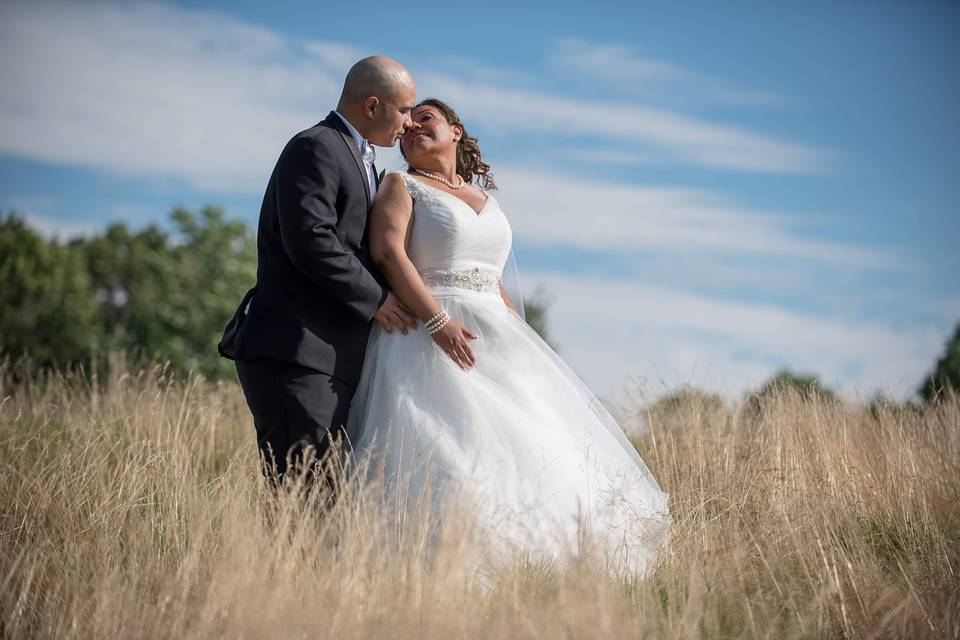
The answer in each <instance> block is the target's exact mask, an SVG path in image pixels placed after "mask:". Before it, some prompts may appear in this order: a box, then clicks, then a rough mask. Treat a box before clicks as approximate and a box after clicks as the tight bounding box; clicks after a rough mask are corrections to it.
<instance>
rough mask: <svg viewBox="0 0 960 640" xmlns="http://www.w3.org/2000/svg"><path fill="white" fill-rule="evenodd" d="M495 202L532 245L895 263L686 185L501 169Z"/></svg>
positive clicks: (794, 222)
mask: <svg viewBox="0 0 960 640" xmlns="http://www.w3.org/2000/svg"><path fill="white" fill-rule="evenodd" d="M497 181H498V184H499V185H500V187H501V190H502V191H501V192H500V193H498V194H497V199H498V201H500V203H501V204H502V205H503V208H504V210H505V211H506V212H508V216H509V217H510V222H511V225H512V228H513V230H514V232H515V233H517V234H518V235H519V236H520V237H521V238H522V239H523V241H525V242H527V243H529V244H541V245H564V244H567V245H570V244H572V245H577V246H583V247H589V248H592V249H600V250H616V251H636V250H649V249H665V248H669V249H670V250H672V251H682V250H687V251H689V250H699V251H709V252H712V253H725V254H736V255H740V256H742V255H744V254H760V255H764V254H765V255H777V256H802V257H805V258H810V259H815V260H823V261H828V262H831V263H846V264H853V265H857V266H871V267H882V266H892V265H893V264H895V258H894V257H893V256H891V255H888V254H885V253H883V252H881V251H877V250H874V249H867V248H864V247H855V246H848V245H841V244H836V243H830V242H824V241H819V240H812V239H805V238H804V237H802V236H801V235H799V234H798V233H797V232H796V231H795V230H794V228H793V227H796V226H798V222H799V221H798V220H797V219H795V218H792V217H787V216H782V215H778V214H776V213H772V212H760V211H751V210H750V209H748V208H745V207H743V206H742V205H740V204H738V203H736V202H735V201H733V200H732V199H731V198H728V197H726V196H724V195H722V194H720V193H716V192H712V191H706V190H701V189H690V188H684V187H654V186H643V185H636V184H632V185H625V184H616V183H603V182H598V181H594V180H584V179H582V178H578V177H576V176H559V175H549V174H543V173H537V172H532V171H528V170H525V169H520V168H516V167H510V166H506V167H502V168H499V169H498V171H497Z"/></svg>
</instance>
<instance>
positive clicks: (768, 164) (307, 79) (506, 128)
mask: <svg viewBox="0 0 960 640" xmlns="http://www.w3.org/2000/svg"><path fill="white" fill-rule="evenodd" d="M0 11H2V20H0V83H2V84H3V86H4V87H7V90H5V91H4V92H3V93H2V95H0V152H3V153H7V154H11V155H16V156H21V157H25V158H30V159H34V160H40V161H45V162H53V163H62V164H69V165H77V166H83V167H92V168H98V169H104V170H108V171H112V172H119V173H124V174H132V175H150V176H165V177H169V178H176V179H181V180H184V181H185V182H186V183H188V184H191V185H195V186H199V187H201V188H205V189H212V190H221V191H226V192H231V193H243V194H257V193H260V192H261V191H262V188H263V184H264V177H265V176H266V175H269V172H270V169H271V167H272V165H273V163H274V161H275V160H276V156H277V153H278V152H279V150H280V148H281V147H282V145H283V144H284V143H285V142H286V140H287V139H288V138H289V137H290V135H292V133H294V132H296V131H297V130H299V129H302V128H304V127H306V126H309V125H311V124H313V123H315V122H316V121H318V120H319V119H321V118H322V117H323V116H324V115H325V114H326V112H327V110H328V109H329V108H331V107H332V106H333V105H334V104H335V102H336V99H337V97H338V96H339V90H340V83H341V81H342V77H343V73H344V71H345V67H346V65H347V64H348V61H349V60H351V59H353V58H354V57H356V56H359V55H360V54H361V52H360V51H359V50H357V49H355V48H353V47H351V46H350V45H346V44H342V43H336V42H320V41H303V42H301V41H297V40H295V39H291V38H288V37H286V36H284V35H282V34H279V33H277V32H274V31H271V30H268V29H265V28H261V27H258V26H255V25H251V24H248V23H246V22H243V21H241V20H238V19H236V18H232V17H230V16H227V15H223V14H220V13H214V12H205V11H197V10H187V9H182V8H177V7H174V6H167V5H162V4H151V3H133V4H122V5H120V4H100V3H45V2H44V3H13V4H4V5H3V7H2V9H0ZM413 67H414V71H415V72H416V73H415V75H416V76H417V78H418V84H419V87H420V89H421V91H420V93H421V95H426V94H427V93H435V94H437V95H442V96H444V97H446V98H448V99H450V100H451V101H454V102H455V103H456V104H458V106H459V107H461V110H462V111H463V112H465V113H469V114H470V117H471V119H472V120H473V121H475V122H478V123H482V125H480V126H481V127H486V128H488V129H495V130H497V131H498V132H510V131H514V132H530V131H544V132H549V133H550V134H551V135H552V136H555V137H556V138H557V139H558V140H561V139H562V138H564V137H565V136H570V135H573V136H580V137H584V136H586V137H589V138H590V139H592V140H594V142H595V143H602V144H605V145H610V146H612V147H616V148H618V149H619V148H622V147H623V146H624V145H635V146H643V147H645V153H648V154H652V155H651V157H655V158H657V159H658V160H659V161H660V162H671V163H692V164H697V165H706V166H711V167H719V168H724V169H737V170H747V171H774V172H805V171H812V170H818V169H820V168H822V166H823V164H824V162H825V161H826V160H827V159H828V158H829V155H828V154H826V153H824V152H822V151H819V150H815V149H810V148H807V147H804V146H801V145H796V144H792V143H786V142H781V141H779V140H776V139H774V138H771V137H769V136H765V135H762V134H758V133H755V132H752V131H749V130H746V129H743V128H739V127H733V126H729V125H721V124H714V123H710V122H706V121H703V120H700V119H696V118H691V117H687V116H684V115H682V114H679V113H675V112H671V111H668V110H663V109H654V108H650V107H644V106H640V105H636V104H634V103H624V104H615V103H605V102H596V101H594V102H589V101H587V102H584V101H581V100H577V99H573V98H568V97H563V96H557V95H550V94H544V93H538V92H535V91H521V90H517V89H512V88H508V87H507V86H504V85H499V84H497V83H496V82H495V81H493V80H479V81H475V80H476V78H471V79H470V80H469V81H465V80H463V77H464V74H463V73H458V74H455V75H454V74H448V73H436V72H433V73H431V72H430V71H429V70H424V71H421V70H419V69H417V68H416V65H413ZM480 77H481V78H494V77H496V74H495V73H491V72H490V70H483V73H482V74H481V76H480ZM594 146H596V144H594Z"/></svg>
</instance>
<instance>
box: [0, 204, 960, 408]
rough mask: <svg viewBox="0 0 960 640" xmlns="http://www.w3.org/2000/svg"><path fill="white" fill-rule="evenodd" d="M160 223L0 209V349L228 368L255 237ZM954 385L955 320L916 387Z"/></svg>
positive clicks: (218, 221)
mask: <svg viewBox="0 0 960 640" xmlns="http://www.w3.org/2000/svg"><path fill="white" fill-rule="evenodd" d="M170 222H171V225H170V227H171V229H170V230H165V229H163V228H161V227H160V226H159V225H157V224H151V225H149V226H147V227H145V228H143V229H140V230H132V229H130V228H128V227H127V225H126V224H124V223H114V224H111V225H110V226H109V227H107V228H106V229H105V230H104V231H103V232H102V233H100V234H97V235H92V236H87V237H81V238H74V239H70V240H67V241H61V240H59V239H58V238H45V237H44V236H42V235H41V234H40V233H38V232H37V231H36V230H34V229H33V228H31V227H30V226H29V225H28V224H27V222H26V220H25V219H24V218H23V217H21V216H18V215H17V214H15V213H9V214H7V215H6V216H3V217H2V218H0V356H3V357H5V358H7V359H14V360H18V359H24V358H26V359H29V361H30V362H31V363H32V364H33V365H34V366H37V367H43V368H48V367H67V366H75V365H84V366H87V367H90V366H93V365H94V364H95V363H97V362H98V361H101V360H102V359H103V357H104V356H105V355H106V354H109V353H116V352H121V353H124V354H126V355H128V356H133V357H134V358H142V359H145V360H149V361H159V362H163V363H167V364H168V366H169V367H171V368H172V369H173V370H175V371H179V372H182V373H184V374H189V373H200V374H202V375H204V376H205V377H207V378H208V379H220V378H232V377H233V375H234V369H233V364H232V363H231V362H229V361H227V360H224V359H223V358H220V357H219V356H218V355H217V351H216V344H217V341H218V340H219V338H220V335H221V332H222V330H223V327H224V325H225V324H226V322H227V320H229V319H230V317H231V315H232V314H233V312H234V310H235V308H236V305H237V304H238V302H239V300H240V296H241V295H242V294H243V292H244V291H246V290H247V289H248V288H249V287H250V286H252V285H253V283H254V281H255V280H256V263H257V255H256V238H255V235H254V231H253V229H251V228H250V226H249V225H247V224H246V223H245V222H243V221H242V220H239V219H227V218H226V216H225V214H224V210H223V208H221V207H217V206H212V205H210V206H206V207H203V208H202V209H201V210H200V211H199V212H198V213H194V212H191V211H189V210H188V209H185V208H183V207H176V208H174V209H173V211H171V213H170ZM524 304H525V307H526V316H527V321H528V322H529V323H530V325H531V326H532V327H533V328H534V329H535V330H536V331H537V332H538V333H539V334H540V335H541V336H542V337H543V338H544V339H545V340H548V342H549V341H550V340H549V338H548V337H547V331H546V324H547V323H546V311H547V304H548V302H547V299H546V296H545V295H544V294H543V292H538V293H537V294H536V295H534V296H532V297H529V298H527V297H525V300H524ZM784 385H787V386H792V387H794V388H798V389H807V390H812V391H811V392H816V393H819V394H820V395H824V394H829V393H832V392H831V391H830V390H829V389H826V388H825V387H823V385H821V384H820V382H819V380H818V379H817V378H816V377H814V376H807V377H803V376H796V375H794V374H792V373H789V372H780V373H779V374H777V375H775V376H774V377H773V378H772V379H771V380H770V381H769V382H768V383H767V385H766V387H765V388H767V387H769V388H771V389H773V388H777V387H782V386H784ZM950 389H952V390H954V391H960V323H958V324H957V327H956V330H955V331H954V334H953V336H952V337H951V338H950V339H949V340H948V341H947V344H946V347H945V349H944V353H943V355H942V357H941V358H940V359H939V360H938V361H937V362H936V363H935V364H934V366H933V369H932V371H931V372H930V374H929V375H927V376H926V377H925V378H924V380H922V381H921V383H920V385H919V386H918V389H917V393H918V394H919V396H920V397H921V398H922V399H923V400H924V401H931V400H933V399H935V398H937V397H939V396H940V395H942V394H943V393H946V392H948V391H949V390H950Z"/></svg>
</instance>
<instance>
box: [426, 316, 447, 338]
mask: <svg viewBox="0 0 960 640" xmlns="http://www.w3.org/2000/svg"><path fill="white" fill-rule="evenodd" d="M448 322H450V316H446V317H445V318H444V319H443V320H441V321H440V322H439V323H438V324H437V325H436V326H434V327H433V328H431V329H427V333H429V334H430V335H433V334H435V333H436V332H437V331H440V329H443V328H444V327H445V326H447V323H448Z"/></svg>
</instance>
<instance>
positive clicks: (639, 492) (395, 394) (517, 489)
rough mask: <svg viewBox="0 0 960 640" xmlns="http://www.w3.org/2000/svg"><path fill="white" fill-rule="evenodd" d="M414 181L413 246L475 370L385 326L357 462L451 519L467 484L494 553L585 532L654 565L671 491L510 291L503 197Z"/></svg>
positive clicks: (368, 367) (629, 560) (377, 330)
mask: <svg viewBox="0 0 960 640" xmlns="http://www.w3.org/2000/svg"><path fill="white" fill-rule="evenodd" d="M400 175H401V176H402V177H403V180H404V182H405V183H406V186H407V189H408V190H409V192H410V194H411V196H412V197H413V199H414V215H413V223H412V224H413V229H412V232H411V236H410V244H409V247H408V255H409V257H410V259H411V261H412V262H413V264H414V265H415V266H416V267H417V270H418V271H419V272H420V274H421V277H422V278H423V279H424V282H425V284H427V286H428V288H429V290H430V292H431V293H432V295H433V296H434V297H435V298H436V300H437V302H438V303H439V304H440V306H441V307H443V308H444V309H445V310H446V311H447V312H448V313H449V314H450V317H451V318H453V319H456V320H459V321H460V322H462V323H463V324H464V326H466V328H467V329H469V330H470V331H472V332H473V333H474V334H475V335H477V336H478V338H477V339H476V340H471V341H470V342H469V344H470V346H471V348H472V349H473V352H474V355H475V357H476V364H475V365H474V366H473V367H472V368H470V369H467V370H466V371H464V370H462V369H460V368H459V367H458V366H457V365H456V363H454V362H453V360H452V359H451V358H450V357H449V356H448V355H447V354H446V353H445V352H444V351H443V350H442V349H441V348H440V347H439V346H438V345H437V344H436V343H435V342H434V341H433V339H432V338H431V337H430V336H429V335H428V334H427V331H426V330H425V329H424V328H423V326H422V323H420V324H419V325H418V328H417V330H416V331H408V333H407V335H403V334H402V333H400V332H399V331H397V330H394V331H393V333H390V334H388V333H386V332H384V331H383V330H382V328H381V327H380V326H379V324H377V323H374V325H373V328H372V330H371V333H370V338H369V343H368V347H367V352H366V359H365V361H364V365H363V372H362V374H361V378H360V382H359V384H358V387H357V390H356V393H355V395H354V399H353V403H352V405H351V409H350V414H349V418H348V425H347V426H348V433H350V434H353V437H354V442H353V445H354V456H355V460H356V462H357V463H359V464H360V466H363V463H366V464H367V465H368V467H369V470H370V475H371V476H372V473H373V470H374V469H375V470H376V472H377V473H378V474H379V473H382V474H384V477H385V479H386V481H387V483H388V490H387V491H386V492H385V495H386V498H387V499H388V500H389V501H390V502H392V503H393V504H392V505H391V507H392V508H393V509H395V510H396V512H397V513H402V512H404V510H409V509H411V508H412V506H413V503H415V502H416V501H417V499H419V498H421V497H422V496H425V495H429V496H430V499H429V503H430V507H429V509H430V510H431V511H432V512H433V515H434V516H435V517H436V518H437V519H438V520H441V519H442V513H443V505H444V500H446V499H449V498H451V497H458V496H465V495H468V494H469V495H471V496H472V497H473V498H475V500H474V501H473V502H471V504H474V505H475V507H476V508H475V511H474V513H473V515H474V516H476V519H477V521H478V522H479V523H480V525H481V526H482V527H484V528H485V531H484V538H485V540H486V541H487V542H489V543H491V544H492V545H493V546H494V548H495V549H502V550H508V551H520V552H522V553H523V554H525V555H527V557H529V558H536V559H543V558H546V559H548V560H552V559H562V558H564V557H567V556H568V555H569V554H575V553H578V542H579V543H580V544H582V543H583V540H584V535H585V534H586V535H588V536H592V538H589V539H590V540H592V543H591V548H593V549H594V550H596V551H600V552H601V553H602V554H603V555H602V557H603V558H605V559H606V561H608V562H609V564H608V566H610V567H613V568H614V569H615V570H616V572H617V573H618V574H623V573H624V572H627V573H630V574H634V575H636V574H643V573H645V572H646V571H647V570H649V569H650V568H651V566H652V565H653V564H654V563H655V560H656V556H657V552H658V549H659V548H660V546H661V545H662V543H663V542H664V540H665V539H666V537H667V536H668V533H669V530H670V525H671V522H672V519H671V516H670V514H669V511H668V509H667V499H668V497H669V494H668V493H665V492H663V491H661V489H660V487H659V485H658V484H657V481H656V480H655V478H654V477H653V475H652V474H651V472H650V470H649V469H648V468H647V466H646V465H645V464H644V462H643V460H642V459H641V458H640V456H639V455H638V454H637V452H636V450H635V449H634V448H633V446H632V445H631V444H630V442H629V441H628V440H627V439H626V437H625V435H624V433H623V431H622V429H621V428H620V426H619V425H618V424H617V422H616V421H615V420H614V418H613V416H612V415H610V413H609V412H608V411H607V410H606V409H605V408H604V407H603V406H602V404H601V403H600V401H599V400H598V399H597V398H596V396H595V395H594V394H593V393H591V392H590V390H589V389H588V388H587V387H586V385H585V384H584V383H583V382H582V381H581V380H580V379H579V378H578V377H577V376H576V374H574V373H573V371H572V370H571V369H570V368H569V367H568V366H567V365H566V364H565V363H564V362H563V361H562V360H561V359H560V358H559V357H558V356H557V354H556V353H555V352H554V351H553V350H552V349H551V348H550V347H549V346H548V345H547V343H546V342H544V341H543V339H541V337H540V336H539V335H538V334H537V333H536V332H535V331H534V330H533V329H531V328H530V326H529V325H527V324H526V322H524V320H523V318H522V317H521V316H520V315H518V314H517V313H516V312H515V311H513V310H512V309H510V308H509V307H508V306H507V305H506V304H505V303H504V301H503V299H502V298H501V297H500V295H499V288H498V279H499V278H500V276H501V274H502V270H503V267H504V263H505V261H506V259H507V255H508V253H509V251H510V246H511V240H512V233H511V230H510V225H509V223H508V222H507V219H506V216H505V215H504V212H503V211H502V210H501V209H500V207H499V205H498V204H497V201H496V200H495V199H494V197H493V196H492V195H490V194H487V195H488V197H487V201H486V203H485V204H484V206H483V208H482V209H481V211H480V213H479V214H478V213H477V212H476V211H474V209H473V208H472V207H470V206H469V205H468V204H466V202H464V201H462V200H460V199H459V198H457V197H455V196H453V195H451V194H449V193H446V192H444V191H441V190H439V189H436V188H433V187H431V186H428V185H426V184H424V183H422V182H419V181H418V180H416V179H414V178H413V177H412V176H410V175H409V174H407V173H404V172H401V173H400ZM357 434H359V435H357ZM399 484H403V485H404V486H403V487H402V489H399V488H398V485H399ZM400 496H403V497H402V498H401V497H400ZM407 512H409V511H407ZM581 551H582V550H581Z"/></svg>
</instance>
